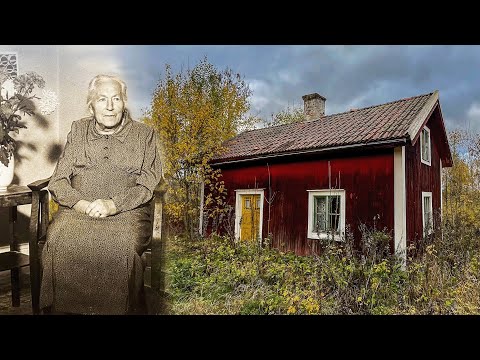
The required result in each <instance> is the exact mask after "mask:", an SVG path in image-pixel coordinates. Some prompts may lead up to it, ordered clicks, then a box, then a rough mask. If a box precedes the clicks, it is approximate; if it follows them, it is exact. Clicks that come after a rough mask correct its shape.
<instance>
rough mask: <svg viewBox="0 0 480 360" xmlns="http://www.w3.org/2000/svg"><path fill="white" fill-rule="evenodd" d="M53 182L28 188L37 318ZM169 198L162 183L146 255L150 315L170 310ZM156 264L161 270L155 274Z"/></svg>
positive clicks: (33, 305)
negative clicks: (165, 233) (164, 229)
mask: <svg viewBox="0 0 480 360" xmlns="http://www.w3.org/2000/svg"><path fill="white" fill-rule="evenodd" d="M49 181H50V178H47V179H43V180H38V181H35V182H33V183H31V184H29V185H28V187H29V188H30V189H31V190H32V213H31V219H30V234H31V237H32V239H31V241H30V245H29V251H30V259H31V260H30V261H31V262H32V264H31V266H30V269H31V270H30V282H31V287H32V308H33V313H34V314H39V313H40V308H39V300H40V281H41V276H42V274H41V266H40V258H41V251H42V249H43V246H44V244H45V241H46V235H47V228H48V223H49V209H48V208H49V206H48V204H49V202H48V198H49V193H48V191H47V190H45V188H46V187H47V186H48V182H49ZM164 195H165V186H164V182H161V183H160V184H159V185H158V186H157V187H156V189H155V191H154V197H153V199H152V201H151V206H152V212H153V214H154V216H153V222H152V236H151V241H150V246H149V248H148V249H147V251H146V252H145V253H144V254H143V257H145V260H146V268H145V274H144V275H145V276H144V279H145V280H144V284H145V292H146V295H147V306H148V313H149V314H161V313H164V312H165V311H166V309H167V304H166V303H165V302H166V293H165V272H164V269H163V264H164V254H165V241H164V239H163V237H162V218H163V216H162V209H163V202H164ZM152 264H154V266H155V267H157V266H158V265H157V264H160V265H161V266H160V269H157V268H156V269H154V271H152Z"/></svg>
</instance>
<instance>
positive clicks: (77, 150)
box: [40, 113, 161, 314]
mask: <svg viewBox="0 0 480 360" xmlns="http://www.w3.org/2000/svg"><path fill="white" fill-rule="evenodd" d="M156 139H157V137H156V133H155V132H154V130H153V129H152V128H150V127H148V126H147V125H145V124H142V123H140V122H137V121H133V120H132V119H131V118H130V117H129V116H128V113H126V115H125V117H124V119H123V125H122V128H121V129H120V130H119V131H118V132H117V133H115V134H113V135H102V134H100V133H99V132H98V131H97V130H96V127H95V120H94V118H93V117H90V118H84V119H81V120H78V121H74V122H73V123H72V128H71V130H70V132H69V134H68V136H67V143H66V145H65V148H64V151H63V154H62V156H61V157H60V159H59V160H58V163H57V167H56V169H55V171H54V173H53V175H52V178H51V180H50V183H49V186H48V189H49V190H50V192H51V194H52V197H53V198H54V200H55V201H56V202H58V203H59V205H60V206H59V210H58V212H57V213H56V214H55V215H54V218H53V220H52V222H51V224H50V225H49V227H48V230H47V241H46V243H45V247H44V248H43V251H42V269H43V275H42V284H41V292H40V306H41V307H42V308H44V307H48V306H52V309H53V310H54V311H55V312H65V313H78V314H130V313H142V312H143V311H144V310H145V299H144V289H143V272H144V267H145V264H144V261H142V257H141V255H142V254H143V252H144V251H145V250H146V248H147V247H148V245H149V241H150V236H151V229H152V221H153V219H152V208H151V199H152V196H153V191H154V189H155V187H156V186H157V184H158V183H159V182H160V179H161V162H160V155H159V152H158V147H157V141H156ZM82 199H83V200H88V201H93V200H96V199H112V200H113V202H114V203H115V206H116V208H117V210H118V211H119V213H118V214H116V215H113V216H108V217H105V218H94V217H91V216H88V215H86V214H82V213H79V212H77V211H75V210H74V209H73V206H74V205H75V204H76V203H77V202H78V201H79V200H82Z"/></svg>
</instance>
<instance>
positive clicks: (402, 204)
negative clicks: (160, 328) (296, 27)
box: [0, 44, 480, 316]
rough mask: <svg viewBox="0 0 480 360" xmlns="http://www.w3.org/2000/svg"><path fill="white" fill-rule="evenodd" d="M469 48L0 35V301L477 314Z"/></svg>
mask: <svg viewBox="0 0 480 360" xmlns="http://www.w3.org/2000/svg"><path fill="white" fill-rule="evenodd" d="M479 63H480V46H478V45H213V44H212V45H0V125H1V126H0V205H1V206H0V315H14V316H24V315H25V316H26V315H33V316H55V315H64V316H65V315H66V316H69V315H83V316H88V315H99V316H103V315H109V316H119V315H143V316H165V315H257V316H259V315H343V316H345V315H480V71H479V70H478V64H479Z"/></svg>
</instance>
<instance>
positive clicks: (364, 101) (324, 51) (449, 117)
mask: <svg viewBox="0 0 480 360" xmlns="http://www.w3.org/2000/svg"><path fill="white" fill-rule="evenodd" d="M73 48H74V50H75V54H76V56H79V58H81V59H82V60H83V61H86V62H89V63H95V62H96V61H99V62H100V61H101V62H102V64H103V67H105V64H108V61H111V68H112V72H118V73H120V74H122V76H123V77H124V79H125V80H126V82H127V85H128V87H129V106H130V109H131V111H132V113H133V115H134V116H136V117H138V116H140V115H141V114H142V111H143V109H146V108H148V107H149V106H150V101H151V98H152V93H153V91H154V89H155V86H156V84H157V82H158V80H159V79H160V78H161V77H162V76H163V71H164V68H165V64H170V65H171V66H172V68H173V70H174V72H177V71H179V70H180V68H181V67H182V66H183V67H184V68H187V67H190V68H191V67H193V66H195V65H196V64H197V63H198V62H199V61H201V60H202V59H203V58H204V57H205V56H206V57H207V60H208V61H209V62H210V63H212V64H213V65H215V67H216V68H217V69H218V70H223V69H225V68H230V69H232V70H233V71H234V72H237V73H239V74H240V75H242V76H243V77H244V79H245V80H246V81H247V83H248V84H249V87H250V89H251V90H252V91H253V94H252V97H251V98H250V101H251V104H252V110H251V112H252V114H255V115H258V116H260V117H262V118H270V116H271V114H272V113H276V112H278V111H280V110H282V109H284V108H285V107H286V106H288V105H290V106H291V105H298V106H299V105H302V104H303V103H302V95H305V94H309V93H313V92H317V93H319V94H320V95H322V96H324V97H326V98H327V102H326V114H327V115H328V114H334V113H338V112H343V111H347V110H349V109H351V108H361V107H366V106H371V105H377V104H381V103H385V102H389V101H394V100H398V99H402V98H406V97H411V96H416V95H420V94H425V93H429V92H432V91H434V90H439V96H440V104H441V108H442V113H443V117H444V120H445V124H446V127H447V130H451V129H454V128H463V129H467V130H470V131H475V132H476V131H480V46H475V45H465V46H463V45H428V46H423V45H412V46H407V45H391V46H384V45H351V46H350V45H208V46H207V45H205V46H204V45H118V46H103V45H95V46H83V45H82V46H79V45H72V46H71V47H70V49H73Z"/></svg>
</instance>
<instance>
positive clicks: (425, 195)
mask: <svg viewBox="0 0 480 360" xmlns="http://www.w3.org/2000/svg"><path fill="white" fill-rule="evenodd" d="M427 197H429V198H430V214H431V216H432V224H431V225H432V226H430V229H429V231H428V233H427V235H430V234H431V233H432V232H433V198H432V193H431V192H429V191H422V224H423V234H425V227H426V226H425V198H427Z"/></svg>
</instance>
